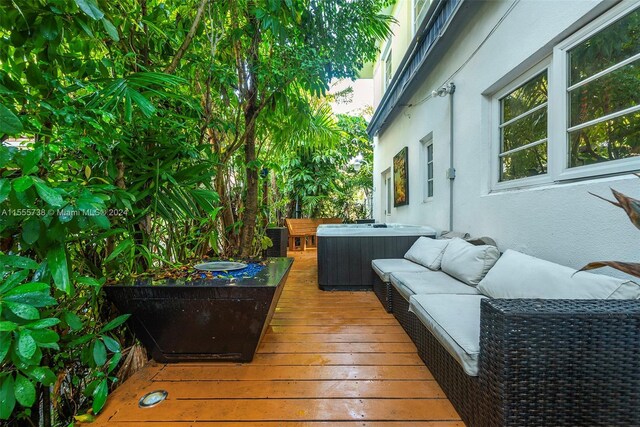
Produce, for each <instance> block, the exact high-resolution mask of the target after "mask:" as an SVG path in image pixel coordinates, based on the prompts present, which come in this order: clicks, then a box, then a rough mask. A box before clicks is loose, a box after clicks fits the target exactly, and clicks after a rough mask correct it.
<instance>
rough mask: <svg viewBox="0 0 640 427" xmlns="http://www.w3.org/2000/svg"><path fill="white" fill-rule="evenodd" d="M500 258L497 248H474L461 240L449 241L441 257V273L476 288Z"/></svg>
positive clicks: (483, 246)
mask: <svg viewBox="0 0 640 427" xmlns="http://www.w3.org/2000/svg"><path fill="white" fill-rule="evenodd" d="M498 258H500V251H498V248H496V247H495V246H491V245H481V246H475V245H472V244H471V243H468V242H465V241H464V240H462V239H458V238H455V239H451V241H449V244H448V245H447V248H446V249H445V251H444V254H443V255H442V266H441V268H442V271H444V272H445V273H447V274H448V275H449V276H453V277H455V278H456V279H458V280H460V281H462V282H464V283H466V284H467V285H471V286H476V285H477V284H478V283H479V282H480V281H481V280H482V279H483V278H484V276H485V274H487V272H488V271H489V269H490V268H491V267H493V265H494V264H495V263H496V261H497V260H498Z"/></svg>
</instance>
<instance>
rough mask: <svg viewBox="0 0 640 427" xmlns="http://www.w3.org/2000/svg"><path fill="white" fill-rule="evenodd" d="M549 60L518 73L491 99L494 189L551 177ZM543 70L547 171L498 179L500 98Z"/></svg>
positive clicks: (527, 184) (548, 180)
mask: <svg viewBox="0 0 640 427" xmlns="http://www.w3.org/2000/svg"><path fill="white" fill-rule="evenodd" d="M550 62H551V58H550V57H549V58H546V59H544V60H542V61H541V62H539V63H538V64H536V65H535V66H533V67H532V68H530V69H529V70H527V72H526V73H524V74H522V75H520V76H519V77H518V78H516V79H515V80H512V81H511V82H510V83H509V84H508V85H506V86H505V87H504V88H503V89H502V90H500V91H499V92H496V93H495V94H494V96H493V97H492V99H491V114H492V120H491V123H492V125H491V131H492V135H491V146H492V152H491V182H492V188H493V189H494V190H503V189H510V188H519V187H526V186H531V185H541V184H547V183H549V182H551V181H552V177H551V175H552V174H551V173H550V167H551V165H550V163H551V161H552V160H551V156H550V149H549V147H550V146H551V136H552V134H551V131H552V127H551V122H552V120H551V117H552V116H551V115H552V114H554V108H553V105H552V104H553V103H552V102H551V100H550V99H549V95H550V92H551V83H552V76H551V72H550V69H549V68H550V67H549V64H550ZM545 70H546V71H547V87H548V88H549V90H548V92H547V97H548V98H547V173H546V174H543V175H536V176H530V177H524V178H518V179H510V180H508V181H500V168H501V167H502V165H501V163H500V154H501V147H500V146H501V144H500V133H501V132H500V100H501V99H502V98H504V97H505V96H507V95H508V94H509V93H511V92H513V91H514V90H516V89H517V88H519V87H520V86H522V85H524V84H525V83H527V82H528V81H529V80H531V79H533V78H534V77H535V76H537V75H538V74H540V73H542V72H543V71H545Z"/></svg>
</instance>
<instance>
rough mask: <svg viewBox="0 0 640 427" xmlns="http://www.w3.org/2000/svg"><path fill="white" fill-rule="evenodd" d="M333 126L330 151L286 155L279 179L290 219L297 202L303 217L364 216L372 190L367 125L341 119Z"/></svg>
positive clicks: (351, 118)
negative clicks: (334, 140) (357, 165)
mask: <svg viewBox="0 0 640 427" xmlns="http://www.w3.org/2000/svg"><path fill="white" fill-rule="evenodd" d="M336 126H337V128H338V129H339V133H338V142H337V143H336V144H334V145H332V146H331V147H330V148H321V149H298V150H295V151H290V152H288V153H287V154H286V155H285V160H284V167H283V168H282V171H281V174H280V175H279V176H280V177H281V181H280V185H281V186H282V189H283V192H284V194H285V195H286V197H287V199H288V201H289V212H288V215H287V216H289V217H292V216H293V214H294V212H293V211H292V210H293V209H294V208H295V203H296V201H297V203H298V206H299V207H301V211H302V215H303V216H304V217H340V218H343V219H344V220H345V221H353V220H355V219H357V218H365V217H366V216H367V206H366V200H367V198H368V197H369V195H370V194H371V192H372V190H373V188H372V186H373V177H372V173H373V170H372V165H373V147H372V145H371V142H370V141H369V138H368V136H367V133H366V128H367V123H366V121H365V120H364V119H363V118H362V117H358V116H349V115H340V116H338V121H337V123H336ZM358 156H360V157H358ZM356 157H358V161H359V162H360V169H358V170H357V169H356V168H355V167H354V160H355V158H356Z"/></svg>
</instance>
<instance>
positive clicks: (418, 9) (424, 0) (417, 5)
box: [413, 0, 432, 33]
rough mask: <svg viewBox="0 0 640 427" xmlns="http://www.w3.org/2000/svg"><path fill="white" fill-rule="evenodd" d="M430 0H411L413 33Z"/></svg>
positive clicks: (422, 17)
mask: <svg viewBox="0 0 640 427" xmlns="http://www.w3.org/2000/svg"><path fill="white" fill-rule="evenodd" d="M431 3H432V0H413V28H414V30H413V31H414V33H415V31H416V30H417V29H418V27H419V26H420V23H421V22H422V20H423V19H424V15H425V13H426V11H427V9H429V6H430V5H431Z"/></svg>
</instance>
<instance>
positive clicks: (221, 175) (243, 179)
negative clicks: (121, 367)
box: [0, 0, 390, 425]
mask: <svg viewBox="0 0 640 427" xmlns="http://www.w3.org/2000/svg"><path fill="white" fill-rule="evenodd" d="M386 3H387V1H386V0H362V1H358V2H351V1H347V0H344V1H342V0H341V1H336V2H320V3H319V4H318V2H311V3H309V2H303V1H289V0H285V1H272V0H259V1H230V2H210V1H208V0H199V1H195V0H193V1H188V2H184V1H174V0H171V1H156V0H147V1H142V2H131V1H126V0H116V1H113V2H104V1H96V0H50V1H48V2H46V3H43V2H40V1H36V0H24V1H20V2H13V1H5V0H0V142H1V143H2V144H1V145H0V217H1V218H2V220H1V221H0V256H1V257H2V260H3V269H2V270H1V271H0V307H2V311H0V356H2V357H1V358H0V365H1V368H2V370H1V372H2V373H1V374H0V395H1V397H2V402H3V405H1V409H0V419H2V420H8V422H9V423H15V424H17V425H20V424H24V423H26V422H27V421H26V420H27V419H29V420H30V422H33V423H36V422H39V421H40V420H39V413H40V412H41V411H42V412H43V413H45V414H47V413H48V411H49V409H50V406H49V405H48V403H47V402H48V401H49V399H51V400H52V402H53V405H52V407H54V408H56V411H55V412H54V413H53V419H54V422H55V423H58V424H63V423H67V424H68V423H69V422H70V421H71V420H73V418H74V416H75V415H78V414H79V413H82V412H87V411H91V412H93V413H94V414H95V413H98V412H99V411H100V410H101V409H102V407H103V406H104V404H105V401H106V399H107V396H108V392H109V390H110V389H111V388H112V387H113V385H114V382H115V377H116V375H115V372H116V370H117V368H118V363H119V361H120V360H121V358H122V354H123V351H124V347H125V346H124V345H123V344H122V342H123V338H125V337H126V335H125V333H124V332H123V328H122V326H123V323H124V321H125V320H126V317H116V318H115V319H114V320H111V318H112V317H114V315H113V314H112V313H111V312H110V309H109V307H108V305H107V304H104V303H103V300H102V295H101V288H102V286H103V285H105V283H106V282H107V281H118V280H122V279H124V278H126V277H130V276H137V275H141V274H150V273H152V272H153V271H154V269H156V268H164V267H166V266H172V265H176V264H181V263H185V262H188V261H190V260H192V259H194V258H201V257H203V256H210V255H215V254H239V253H242V254H244V255H248V254H252V255H253V254H255V253H256V252H257V251H259V250H260V249H262V248H264V247H265V246H267V245H268V242H267V241H266V240H265V239H264V238H263V237H262V234H261V232H260V230H259V229H260V227H259V226H258V224H259V223H260V221H259V220H260V219H262V218H261V217H263V218H264V217H266V216H267V215H268V209H267V208H266V206H264V205H260V203H259V200H260V198H259V197H260V196H261V194H260V193H261V191H263V189H260V188H258V185H259V184H261V183H265V182H266V179H267V177H264V178H259V173H260V171H261V170H262V169H263V168H270V169H274V170H275V169H277V168H279V167H280V166H281V165H282V162H280V161H279V160H280V157H281V156H282V155H283V153H292V152H295V153H297V154H299V155H300V156H305V157H304V159H303V160H304V161H305V162H307V161H312V160H313V159H314V158H315V159H317V162H320V163H322V164H324V165H325V166H326V165H331V166H335V167H336V168H344V167H345V166H344V164H345V159H346V157H345V155H343V153H341V151H340V150H342V148H337V147H339V146H340V144H341V143H343V142H345V141H346V140H345V139H344V138H343V134H344V132H345V131H344V127H343V126H342V125H341V124H340V121H338V122H336V120H335V118H334V117H333V116H332V115H331V114H330V111H329V110H328V107H327V106H326V105H322V104H318V103H316V102H314V101H313V100H312V97H311V94H323V93H324V92H325V90H326V88H327V86H328V83H329V81H330V80H331V79H332V78H334V77H353V76H355V75H356V73H357V71H358V70H359V69H360V68H361V65H362V63H363V62H364V61H367V60H369V59H371V58H372V57H373V56H374V55H375V52H376V46H375V41H376V40H378V39H380V38H383V37H386V35H387V33H388V31H389V19H390V18H388V17H385V16H381V15H380V14H379V11H380V10H381V8H382V7H383V6H384V5H385V4H386ZM200 11H203V13H199V12H200ZM192 28H193V30H192ZM341 120H343V119H341ZM345 120H346V119H345ZM358 126H360V125H358ZM347 133H348V132H347ZM10 138H20V140H19V141H22V142H17V143H16V142H12V143H9V142H8V140H9V139H10ZM358 138H359V137H358ZM352 140H353V137H351V139H349V140H348V141H347V143H348V144H350V143H351V141H352ZM25 141H26V142H25ZM352 148H354V147H352ZM365 148H366V147H365ZM365 148H362V150H360V148H358V150H360V152H362V153H363V155H365V157H366V155H367V154H366V153H365V151H366V150H365ZM369 148H370V147H369ZM320 149H328V150H331V154H329V156H325V155H322V154H321V153H319V152H318V150H320ZM314 150H315V153H312V152H313V151H314ZM354 154H357V153H354ZM308 156H310V157H308ZM274 159H277V160H274ZM309 159H311V160H309ZM292 161H293V160H292ZM346 161H347V162H348V159H347V160H346ZM317 162H316V163H317ZM317 164H319V163H317ZM327 179H329V177H327ZM261 180H262V181H261ZM347 186H348V184H346V180H345V183H342V184H339V185H338V186H337V187H336V188H338V189H339V191H340V192H341V194H345V195H346V194H348V189H347ZM328 190H331V188H329V187H326V188H323V189H322V191H328ZM319 194H320V192H319V191H316V192H315V193H313V194H312V193H310V194H309V197H318V195H319ZM262 195H263V196H264V195H265V194H262ZM279 197H280V196H279ZM345 197H347V196H345ZM281 199H284V198H282V197H281ZM265 200H266V199H265ZM310 200H311V199H310ZM256 231H257V232H256ZM50 385H53V388H52V390H53V392H52V393H51V394H50V393H49V388H48V387H49V386H50ZM5 403H6V404H5ZM46 418H47V417H46V416H45V419H44V420H42V422H43V423H46V422H47V421H46Z"/></svg>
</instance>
